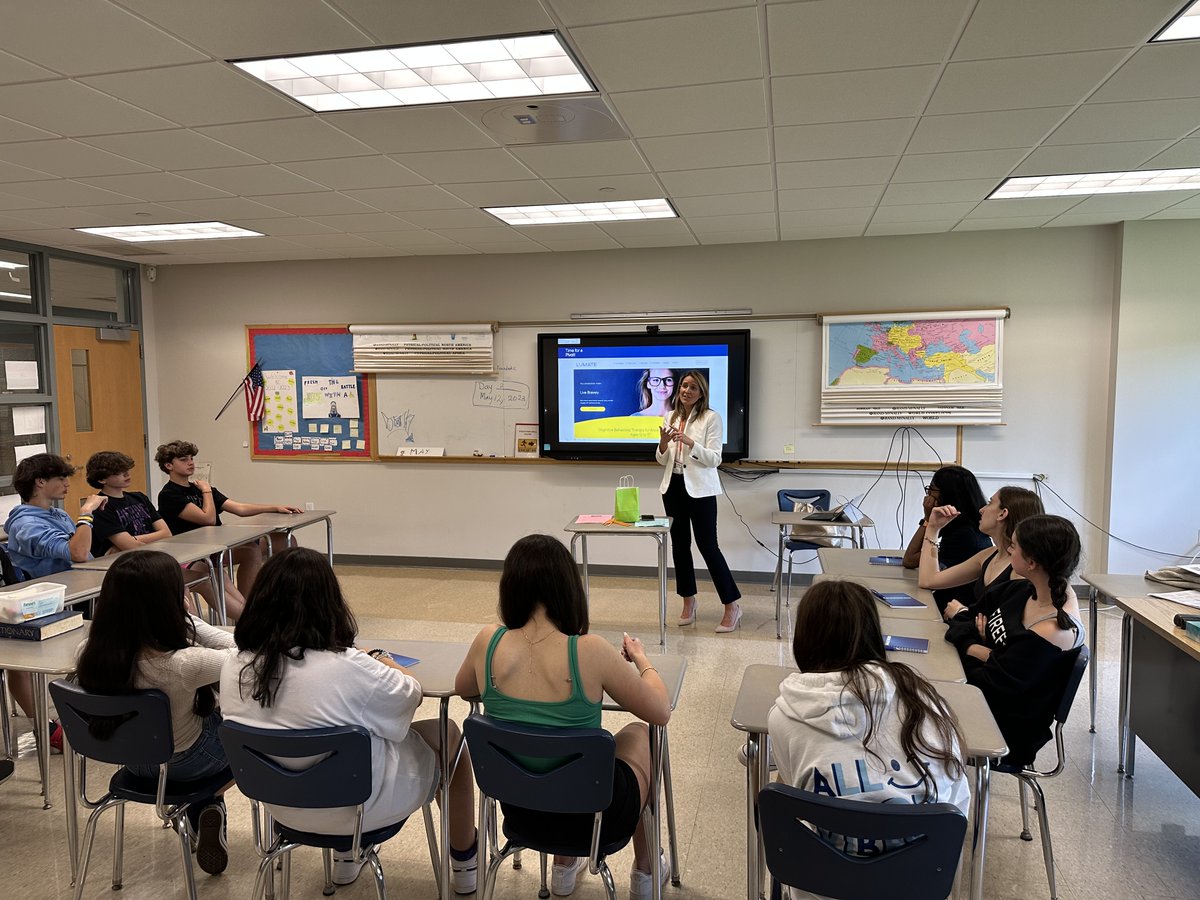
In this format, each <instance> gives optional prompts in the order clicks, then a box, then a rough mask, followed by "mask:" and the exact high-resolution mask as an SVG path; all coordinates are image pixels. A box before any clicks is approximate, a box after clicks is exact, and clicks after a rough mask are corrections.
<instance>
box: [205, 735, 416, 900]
mask: <svg viewBox="0 0 1200 900" xmlns="http://www.w3.org/2000/svg"><path fill="white" fill-rule="evenodd" d="M220 735H221V744H222V746H223V747H224V748H225V755H226V756H227V757H228V758H229V765H230V767H231V768H232V769H233V778H234V781H236V782H237V786H238V790H240V791H241V792H242V793H243V794H244V795H245V796H246V797H247V798H248V799H249V800H250V805H251V809H252V817H251V821H252V826H253V831H254V843H255V849H256V850H257V851H258V854H259V857H260V859H261V862H260V863H259V866H258V875H257V877H256V878H255V881H254V893H253V894H251V897H253V898H255V900H257V898H258V897H260V896H262V893H263V891H264V889H266V887H267V879H268V878H270V877H271V872H272V869H273V867H274V864H275V861H276V860H280V861H281V869H282V878H281V887H282V897H283V900H287V896H288V888H289V886H290V885H289V882H290V880H291V879H290V876H291V853H292V851H293V850H295V849H296V848H297V847H318V848H320V849H321V851H322V857H323V858H324V862H325V890H324V893H325V896H327V897H328V896H329V895H330V894H332V893H333V892H334V891H335V890H336V888H335V887H334V884H333V853H334V851H336V852H338V853H354V854H355V857H356V858H355V862H356V863H360V862H364V861H365V862H367V863H370V865H371V871H372V873H373V874H374V876H375V893H376V895H377V896H378V898H379V900H385V898H386V897H387V888H386V887H385V885H384V881H383V868H382V866H381V865H380V862H379V854H378V853H377V852H376V849H375V848H376V846H377V845H379V844H382V843H383V842H384V841H386V840H388V839H389V838H391V837H394V836H395V835H396V834H397V833H399V831H400V829H401V828H402V827H403V826H404V823H405V822H406V821H408V820H407V818H405V819H401V820H400V821H398V822H392V823H390V824H388V825H385V826H383V827H382V828H375V829H372V830H371V831H363V805H364V804H365V803H366V802H367V801H368V800H369V799H370V798H371V784H372V781H371V735H370V732H368V731H367V729H365V728H363V727H362V726H361V725H339V726H336V727H332V728H307V729H299V730H295V731H292V730H288V729H283V728H255V727H252V726H249V725H242V724H239V723H237V722H229V721H226V722H223V723H222V724H221V730H220ZM292 759H301V760H304V762H305V764H306V765H307V764H308V763H310V762H311V760H313V759H316V760H317V762H316V763H313V764H311V765H308V768H303V769H300V768H289V767H287V766H286V765H284V764H283V763H282V762H281V760H292ZM430 800H432V797H431V798H430ZM259 804H268V805H273V806H287V807H292V808H295V809H337V808H341V807H353V808H354V810H355V820H354V831H353V833H350V834H319V833H317V832H312V831H301V830H299V829H296V828H289V827H288V826H287V825H284V824H282V823H281V822H279V821H276V820H274V819H271V818H268V821H270V822H271V826H270V827H269V828H265V827H262V826H261V825H260V821H261V813H260V806H259ZM422 811H423V813H424V816H425V833H426V835H427V837H428V839H429V855H430V859H431V860H432V862H433V870H434V875H435V878H437V877H440V876H439V874H438V873H439V871H440V867H439V865H438V862H439V859H440V857H439V856H438V852H437V839H436V837H435V836H434V830H433V815H432V812H431V811H430V807H429V804H428V803H426V804H425V806H424V807H423V808H422ZM268 841H270V843H268Z"/></svg>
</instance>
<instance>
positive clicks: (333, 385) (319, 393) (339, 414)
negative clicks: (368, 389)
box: [301, 375, 359, 419]
mask: <svg viewBox="0 0 1200 900" xmlns="http://www.w3.org/2000/svg"><path fill="white" fill-rule="evenodd" d="M301 386H302V388H303V391H304V405H303V417H304V418H305V419H357V418H359V411H358V379H357V378H355V377H354V376H353V375H349V376H344V377H343V376H332V375H331V376H321V377H317V378H311V377H307V376H306V377H305V378H303V379H301Z"/></svg>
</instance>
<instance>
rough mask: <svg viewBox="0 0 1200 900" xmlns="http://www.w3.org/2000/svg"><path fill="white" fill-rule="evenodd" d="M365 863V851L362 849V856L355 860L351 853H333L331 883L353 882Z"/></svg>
mask: <svg viewBox="0 0 1200 900" xmlns="http://www.w3.org/2000/svg"><path fill="white" fill-rule="evenodd" d="M366 864H367V851H366V850H365V849H364V850H363V858H362V859H359V860H356V859H355V857H354V854H353V853H347V854H340V853H335V854H333V883H334V884H343V885H344V884H354V882H355V881H356V880H358V875H359V873H360V872H361V871H362V869H363V866H365V865H366Z"/></svg>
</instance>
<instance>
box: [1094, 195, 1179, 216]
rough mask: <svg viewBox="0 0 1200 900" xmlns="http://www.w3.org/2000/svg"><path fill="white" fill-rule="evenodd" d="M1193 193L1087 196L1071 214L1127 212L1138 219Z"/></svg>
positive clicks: (1174, 203)
mask: <svg viewBox="0 0 1200 900" xmlns="http://www.w3.org/2000/svg"><path fill="white" fill-rule="evenodd" d="M1195 196H1197V194H1195V193H1190V192H1188V191H1148V192H1146V193H1144V194H1101V195H1099V196H1095V197H1088V198H1086V199H1085V200H1083V201H1081V202H1080V203H1079V205H1078V206H1076V207H1074V208H1073V209H1072V210H1071V215H1079V216H1086V215H1092V214H1093V213H1108V212H1116V213H1129V214H1130V217H1131V218H1136V219H1140V218H1141V217H1142V216H1147V215H1149V214H1150V213H1156V212H1160V211H1161V210H1164V209H1167V208H1168V207H1171V206H1175V205H1176V204H1178V203H1183V202H1185V201H1187V200H1189V199H1191V198H1193V197H1195Z"/></svg>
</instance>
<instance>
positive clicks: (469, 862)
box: [450, 850, 479, 894]
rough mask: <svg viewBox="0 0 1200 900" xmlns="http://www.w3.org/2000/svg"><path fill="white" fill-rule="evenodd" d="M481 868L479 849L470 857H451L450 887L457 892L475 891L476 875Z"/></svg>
mask: <svg viewBox="0 0 1200 900" xmlns="http://www.w3.org/2000/svg"><path fill="white" fill-rule="evenodd" d="M478 869H479V851H478V850H476V851H475V852H474V853H472V854H471V858H470V859H462V860H459V859H455V858H454V857H453V856H451V857H450V887H451V888H453V889H454V893H456V894H473V893H475V885H476V876H477V874H478Z"/></svg>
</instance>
